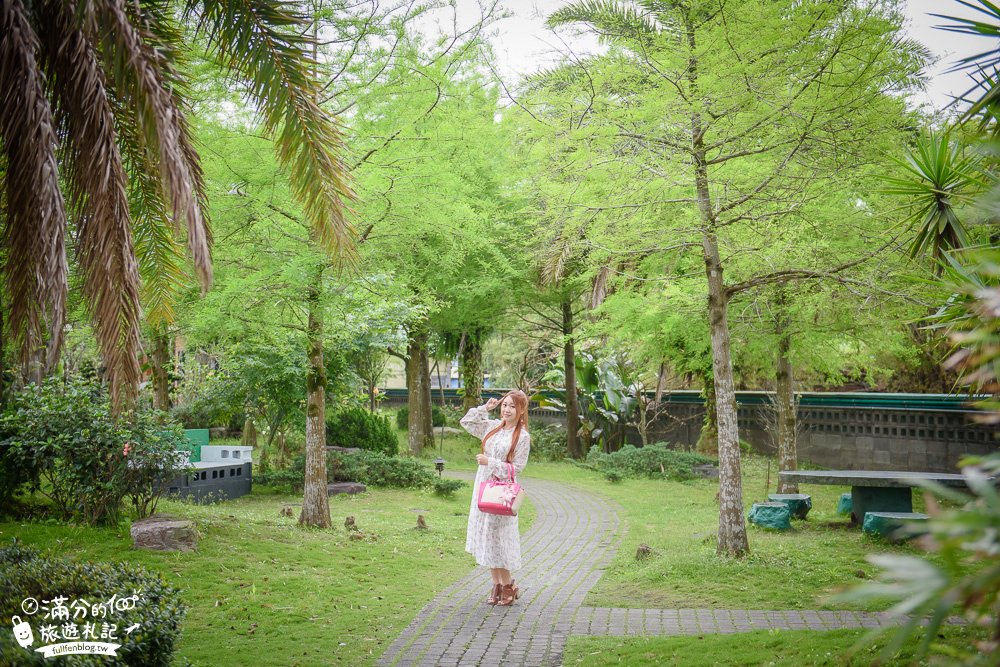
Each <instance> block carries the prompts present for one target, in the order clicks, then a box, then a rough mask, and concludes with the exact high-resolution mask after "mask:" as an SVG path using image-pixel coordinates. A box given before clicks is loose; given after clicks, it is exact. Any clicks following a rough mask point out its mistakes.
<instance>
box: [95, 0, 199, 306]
mask: <svg viewBox="0 0 1000 667" xmlns="http://www.w3.org/2000/svg"><path fill="white" fill-rule="evenodd" d="M92 6H93V8H94V16H93V19H94V20H93V22H90V23H88V25H90V26H91V29H92V31H93V33H92V34H91V35H90V36H91V38H92V39H95V40H96V41H98V42H99V43H100V45H101V51H102V54H103V60H104V63H105V66H106V67H107V68H109V69H110V77H111V78H112V80H113V82H114V86H115V90H116V92H117V94H118V95H119V96H121V97H123V98H124V102H125V104H126V105H127V106H134V107H135V108H137V109H138V110H139V113H138V119H139V124H140V128H141V130H142V132H143V134H144V139H145V141H146V143H147V145H149V146H152V147H155V150H156V156H157V160H158V167H159V171H160V172H161V173H162V175H163V182H164V189H165V199H166V200H168V201H169V202H170V205H171V216H172V220H173V222H174V223H175V224H178V225H179V224H181V223H182V222H184V223H186V226H185V232H186V234H187V246H188V250H189V252H190V253H191V258H192V261H193V263H194V266H195V270H196V271H197V273H198V276H199V278H200V280H201V282H202V285H203V286H204V287H207V286H208V285H209V284H210V283H211V280H212V259H211V246H210V237H209V232H208V225H207V223H206V221H205V217H204V214H203V212H202V208H201V201H200V200H199V196H198V190H199V182H200V175H199V173H198V168H197V160H196V159H195V156H194V151H193V149H192V148H191V145H190V140H189V139H188V136H187V134H188V133H187V131H186V127H185V125H184V120H183V114H182V113H181V109H180V108H179V107H178V105H177V99H176V98H175V97H174V95H173V94H172V93H171V90H170V85H169V84H170V80H171V79H176V77H177V74H176V72H174V70H173V69H172V67H171V64H170V63H169V61H168V60H167V59H166V56H165V54H164V53H163V52H159V51H157V50H156V49H154V48H153V47H152V46H151V45H152V44H154V43H156V37H155V35H152V34H151V33H150V31H149V30H148V29H147V28H146V27H145V26H144V25H143V22H142V21H141V20H138V19H135V18H131V17H130V13H129V8H128V6H126V4H125V2H124V0H100V1H99V2H95V3H93V5H92ZM133 21H135V23H133ZM136 24H138V25H136Z"/></svg>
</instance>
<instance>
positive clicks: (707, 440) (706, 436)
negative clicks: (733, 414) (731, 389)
mask: <svg viewBox="0 0 1000 667" xmlns="http://www.w3.org/2000/svg"><path fill="white" fill-rule="evenodd" d="M702 383H703V385H704V388H703V389H702V396H703V397H704V399H705V419H704V421H702V423H701V433H699V434H698V442H696V443H695V446H694V449H695V451H696V452H698V453H699V454H704V455H705V456H717V455H718V454H719V413H718V408H717V405H718V402H717V401H716V400H715V378H714V377H713V376H712V374H711V373H705V375H704V376H702Z"/></svg>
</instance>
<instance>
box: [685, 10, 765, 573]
mask: <svg viewBox="0 0 1000 667" xmlns="http://www.w3.org/2000/svg"><path fill="white" fill-rule="evenodd" d="M685 19H686V25H685V28H686V32H687V42H688V48H689V52H688V53H689V56H688V71H687V78H688V81H689V83H690V86H691V90H690V94H691V97H690V99H692V100H696V101H700V100H699V93H698V60H697V53H698V51H697V49H696V45H695V36H694V17H692V16H686V17H685ZM694 109H695V110H693V111H692V113H691V157H692V158H693V162H694V180H695V189H696V190H697V194H698V210H699V213H700V214H701V219H702V234H701V237H702V252H703V254H704V258H705V274H706V276H707V277H708V326H709V332H710V334H711V338H712V371H713V374H714V376H715V377H714V379H715V400H716V416H717V421H718V429H719V536H718V546H717V549H716V551H717V552H718V553H719V554H726V555H729V556H736V557H739V556H744V555H746V554H748V553H750V544H749V542H748V541H747V530H746V523H745V521H744V518H743V480H742V473H741V470H740V435H739V428H738V425H737V423H736V388H735V387H734V385H733V361H732V356H731V354H730V350H729V321H728V319H727V315H728V314H727V310H728V308H729V295H728V293H727V292H726V285H725V281H724V279H723V276H722V260H721V259H720V257H719V240H718V238H717V237H716V232H715V211H714V210H713V206H712V196H711V192H710V190H709V186H708V161H707V158H706V156H705V128H704V127H703V126H702V123H701V113H700V111H699V110H697V106H695V107H694Z"/></svg>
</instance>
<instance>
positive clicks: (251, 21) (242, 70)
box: [187, 0, 355, 263]
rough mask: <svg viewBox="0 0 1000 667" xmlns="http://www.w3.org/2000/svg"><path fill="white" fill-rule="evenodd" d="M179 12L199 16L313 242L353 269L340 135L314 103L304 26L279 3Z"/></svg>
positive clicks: (212, 3) (222, 4)
mask: <svg viewBox="0 0 1000 667" xmlns="http://www.w3.org/2000/svg"><path fill="white" fill-rule="evenodd" d="M187 12H188V13H189V14H192V15H194V14H198V15H199V30H200V32H201V33H202V34H204V35H205V36H206V37H207V38H208V40H209V42H210V44H211V45H212V47H213V48H214V49H215V53H216V56H217V58H218V60H219V62H220V63H221V64H222V65H224V66H225V67H226V68H228V69H229V70H230V71H232V72H233V73H234V74H236V75H237V76H238V77H240V78H241V79H242V81H243V83H244V84H245V85H246V86H247V89H248V92H249V95H250V96H251V97H252V99H253V101H254V103H256V104H257V107H258V109H259V113H260V117H261V120H262V122H263V125H264V128H265V130H266V131H267V133H268V134H273V135H274V136H275V150H276V153H277V156H278V160H279V162H280V164H281V166H282V168H284V169H287V170H288V171H289V172H290V181H291V185H292V190H293V192H294V194H295V196H296V198H297V199H298V201H299V203H300V204H301V205H302V207H303V210H304V212H305V215H306V218H307V219H308V220H309V222H310V224H311V226H312V229H313V234H314V235H315V237H316V238H317V239H318V240H319V241H320V242H321V243H322V244H323V245H324V246H325V247H326V248H327V249H328V250H329V251H330V252H331V253H332V254H333V255H334V257H336V258H338V259H340V260H341V261H343V262H346V263H353V261H354V259H355V247H354V238H355V230H354V227H353V225H352V224H351V222H350V221H349V220H348V218H347V216H346V211H345V209H346V202H347V201H348V200H350V199H352V198H353V196H354V195H353V192H352V191H351V187H350V184H349V179H348V170H347V168H346V166H345V164H344V162H343V161H342V158H341V155H340V150H341V146H342V143H343V140H342V135H341V132H340V129H339V127H338V126H337V123H336V122H335V119H334V118H332V117H331V116H330V115H329V114H327V112H326V111H325V110H324V109H323V108H322V107H321V106H320V105H319V103H318V101H317V100H318V86H317V83H316V80H315V76H314V71H315V68H316V66H317V64H316V62H315V61H314V59H313V58H312V56H310V55H309V53H308V50H309V48H311V47H312V41H311V40H310V39H309V37H308V36H307V33H308V30H307V28H308V23H307V22H306V21H305V19H304V18H303V17H301V16H298V15H296V14H294V13H292V12H291V11H289V9H288V5H287V3H284V2H280V1H279V0H241V1H240V2H234V1H233V0H204V1H200V2H194V1H193V0H189V2H188V4H187Z"/></svg>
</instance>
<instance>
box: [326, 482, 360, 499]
mask: <svg viewBox="0 0 1000 667" xmlns="http://www.w3.org/2000/svg"><path fill="white" fill-rule="evenodd" d="M367 490H368V487H367V486H365V485H364V484H362V483H361V482H333V483H332V484H327V485H326V495H328V496H335V495H337V494H338V493H346V494H347V495H349V496H353V495H355V494H357V493H364V492H365V491H367Z"/></svg>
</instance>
